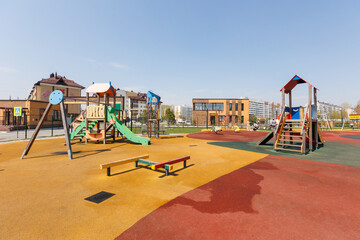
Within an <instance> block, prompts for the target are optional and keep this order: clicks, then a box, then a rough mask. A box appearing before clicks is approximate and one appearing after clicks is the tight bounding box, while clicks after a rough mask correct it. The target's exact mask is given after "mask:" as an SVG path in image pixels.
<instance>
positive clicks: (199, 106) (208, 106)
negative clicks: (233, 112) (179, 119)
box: [194, 103, 224, 111]
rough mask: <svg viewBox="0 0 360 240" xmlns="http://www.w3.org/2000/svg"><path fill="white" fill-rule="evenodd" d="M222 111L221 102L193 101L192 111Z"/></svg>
mask: <svg viewBox="0 0 360 240" xmlns="http://www.w3.org/2000/svg"><path fill="white" fill-rule="evenodd" d="M206 110H209V111H223V110H224V104H223V103H194V111H206Z"/></svg>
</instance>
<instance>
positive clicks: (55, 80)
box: [36, 75, 85, 89]
mask: <svg viewBox="0 0 360 240" xmlns="http://www.w3.org/2000/svg"><path fill="white" fill-rule="evenodd" d="M41 83H48V84H55V85H64V86H69V87H76V88H81V89H84V88H85V87H84V86H81V85H80V84H77V83H76V82H74V81H73V80H70V79H67V78H66V77H62V76H60V75H57V76H54V77H50V78H43V79H41V80H40V81H38V82H37V83H36V85H37V84H41Z"/></svg>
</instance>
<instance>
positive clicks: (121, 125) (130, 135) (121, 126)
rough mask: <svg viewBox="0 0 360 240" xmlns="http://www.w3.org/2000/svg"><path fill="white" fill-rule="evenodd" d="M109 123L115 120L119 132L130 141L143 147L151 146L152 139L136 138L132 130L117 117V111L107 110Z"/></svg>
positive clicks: (109, 108) (110, 108)
mask: <svg viewBox="0 0 360 240" xmlns="http://www.w3.org/2000/svg"><path fill="white" fill-rule="evenodd" d="M106 116H107V121H110V120H111V119H114V120H115V123H114V126H115V127H116V129H117V130H119V132H120V133H121V134H122V135H123V136H124V137H126V138H127V139H129V141H131V142H134V143H141V144H142V145H149V144H150V139H149V138H145V137H138V136H136V135H135V134H134V133H133V132H132V131H131V130H130V129H128V128H127V127H126V126H125V124H124V123H122V122H121V121H120V120H119V119H118V118H117V117H116V116H115V109H114V108H112V107H108V108H107V114H106Z"/></svg>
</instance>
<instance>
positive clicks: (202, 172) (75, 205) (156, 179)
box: [0, 137, 267, 239]
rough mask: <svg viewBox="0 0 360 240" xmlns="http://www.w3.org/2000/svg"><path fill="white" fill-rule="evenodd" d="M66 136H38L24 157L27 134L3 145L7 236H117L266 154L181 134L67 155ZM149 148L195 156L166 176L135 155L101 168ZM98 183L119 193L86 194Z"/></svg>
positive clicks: (1, 228) (155, 157) (155, 156)
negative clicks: (141, 164) (96, 198)
mask: <svg viewBox="0 0 360 240" xmlns="http://www.w3.org/2000/svg"><path fill="white" fill-rule="evenodd" d="M64 142H65V141H64V139H63V138H59V139H47V140H37V141H35V143H34V145H33V147H32V149H31V150H30V152H29V154H28V155H27V156H25V158H24V159H22V160H20V156H21V154H22V152H23V150H24V148H25V146H26V144H27V142H17V143H8V144H1V145H0V190H1V196H0V213H1V214H0V223H1V224H0V236H1V237H0V238H1V239H113V238H115V237H116V236H118V235H119V234H121V233H122V232H123V231H125V230H126V229H128V228H129V227H130V226H132V225H133V224H134V223H135V222H137V221H138V220H140V219H141V218H142V217H144V216H145V215H147V214H149V213H150V212H152V211H153V210H155V209H157V208H158V207H159V206H161V205H163V204H164V203H166V202H168V201H170V200H172V199H174V198H175V197H177V196H179V195H181V194H183V193H185V192H188V191H190V190H192V189H194V188H197V187H199V186H201V185H203V184H205V183H208V182H209V181H212V180H214V179H216V178H218V177H220V176H222V175H225V174H227V173H230V172H232V171H234V170H236V169H239V168H241V167H243V166H245V165H248V164H250V163H252V162H255V161H257V160H259V159H261V158H263V157H265V156H267V155H266V154H262V153H254V152H248V151H243V150H236V149H230V148H222V147H217V146H213V145H209V144H207V142H209V141H205V140H198V139H190V138H187V137H183V138H170V139H158V140H157V139H152V145H149V146H141V145H134V144H129V143H110V144H106V145H103V144H95V143H91V142H90V143H88V144H87V145H85V144H84V143H77V144H75V145H72V148H73V152H74V159H73V160H69V159H68V157H67V153H66V146H65V145H64ZM194 145H196V146H194ZM143 154H149V155H150V158H149V160H152V161H156V162H163V161H167V160H171V159H174V158H178V157H182V156H186V155H190V156H191V159H190V160H189V161H188V165H189V167H188V168H186V169H182V167H183V164H182V163H178V164H175V165H174V168H175V169H174V170H173V172H175V173H174V174H175V175H170V176H167V177H164V172H163V171H161V172H159V171H153V170H150V169H146V168H135V167H134V163H128V164H125V165H122V166H118V167H114V168H112V174H114V175H113V176H110V177H108V176H106V170H100V168H99V165H100V164H102V163H107V162H112V161H116V160H121V159H124V158H128V157H134V156H138V155H143ZM100 191H107V192H111V193H114V194H116V195H115V196H113V197H111V198H109V199H107V200H105V201H104V202H102V203H100V204H95V203H91V202H89V201H85V200H84V198H86V197H89V196H91V195H93V194H95V193H98V192H100Z"/></svg>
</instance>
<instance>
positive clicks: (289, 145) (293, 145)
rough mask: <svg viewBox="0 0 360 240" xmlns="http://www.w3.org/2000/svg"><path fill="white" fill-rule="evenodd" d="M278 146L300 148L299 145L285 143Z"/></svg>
mask: <svg viewBox="0 0 360 240" xmlns="http://www.w3.org/2000/svg"><path fill="white" fill-rule="evenodd" d="M278 145H279V146H288V147H301V144H300V145H299V144H287V143H278Z"/></svg>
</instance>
